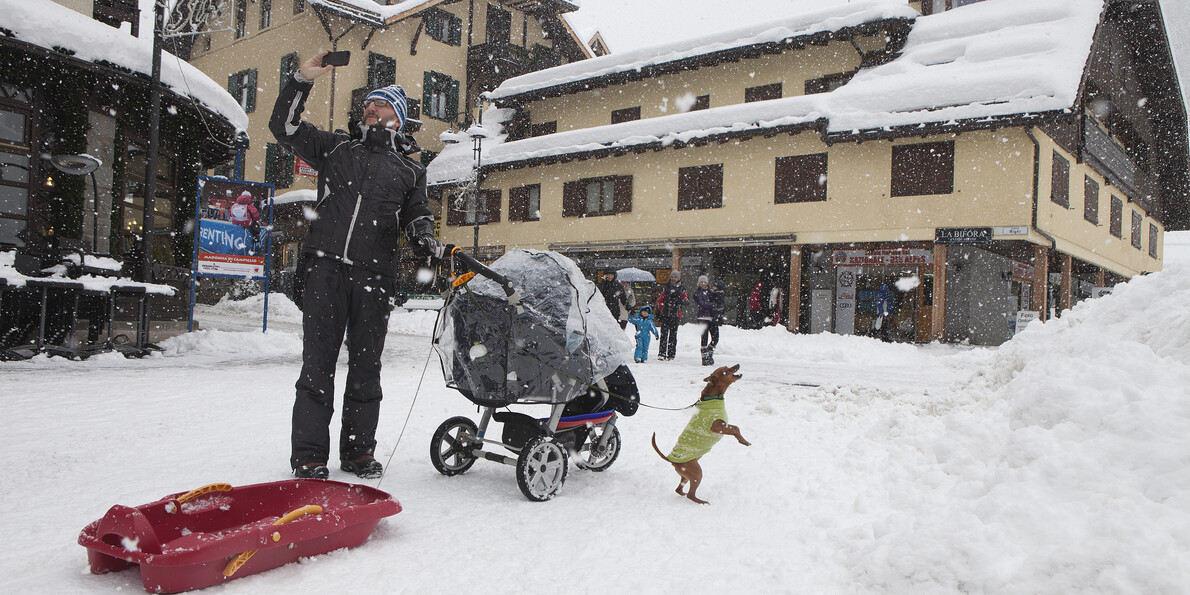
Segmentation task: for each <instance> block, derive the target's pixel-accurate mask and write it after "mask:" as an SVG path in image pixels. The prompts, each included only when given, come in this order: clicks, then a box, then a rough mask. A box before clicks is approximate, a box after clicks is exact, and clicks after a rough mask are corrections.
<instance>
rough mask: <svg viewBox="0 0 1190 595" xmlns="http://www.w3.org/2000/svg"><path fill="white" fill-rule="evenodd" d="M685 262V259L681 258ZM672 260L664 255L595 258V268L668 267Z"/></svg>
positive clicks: (671, 264)
mask: <svg viewBox="0 0 1190 595" xmlns="http://www.w3.org/2000/svg"><path fill="white" fill-rule="evenodd" d="M682 262H683V263H685V262H686V259H682ZM673 264H674V261H673V259H672V258H666V257H664V256H661V257H657V258H596V259H595V268H597V269H623V268H628V267H636V268H638V269H668V268H669V267H672V266H673Z"/></svg>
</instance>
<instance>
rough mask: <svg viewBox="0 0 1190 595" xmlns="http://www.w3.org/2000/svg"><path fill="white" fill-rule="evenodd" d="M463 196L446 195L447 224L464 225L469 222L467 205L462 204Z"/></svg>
mask: <svg viewBox="0 0 1190 595" xmlns="http://www.w3.org/2000/svg"><path fill="white" fill-rule="evenodd" d="M461 198H462V197H461V196H460V195H457V194H447V195H446V224H447V225H463V224H464V223H466V222H467V210H466V209H467V205H466V204H460V203H462V202H463V201H462V200H461Z"/></svg>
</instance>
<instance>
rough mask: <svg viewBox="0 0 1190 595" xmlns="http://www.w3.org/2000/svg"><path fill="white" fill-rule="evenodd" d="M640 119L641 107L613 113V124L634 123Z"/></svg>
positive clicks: (627, 108)
mask: <svg viewBox="0 0 1190 595" xmlns="http://www.w3.org/2000/svg"><path fill="white" fill-rule="evenodd" d="M639 119H640V106H639V105H638V106H636V107H626V108H624V109H618V110H613V111H612V124H619V123H620V122H632V121H635V120H639Z"/></svg>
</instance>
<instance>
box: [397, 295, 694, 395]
mask: <svg viewBox="0 0 1190 595" xmlns="http://www.w3.org/2000/svg"><path fill="white" fill-rule="evenodd" d="M463 288H464V289H466V290H467V297H470V298H471V302H472V303H473V304H475V307H476V308H477V309H478V310H479V312H480V313H481V314H483V317H484V320H486V321H487V323H488V326H490V327H491V328H492V329H493V330H495V331H496V334H498V335H500V338H501V339H504V342H505V343H507V344H508V346H509V347H510V348H512V349H515V350H516V351H518V352H520V353H521V354H523V355H525V356H526V357H528V358H530V359H532V360H533V361H536V362H537V363H539V364H541V365H542V366H545V367H546V368H549V369H550V370H553V371H554V372H556V373H558V374H561V375H563V376H565V377H567V378H569V379H571V380H573V381H575V382H577V383H579V384H581V385H583V386H586V387H587V388H588V389H589V390H593V391H596V392H600V393H604V394H606V395H607V396H609V397H612V398H613V399H619V400H621V401H627V402H629V403H636V404H637V405H640V406H641V407H648V408H649V409H656V410H658V411H682V410H684V409H689V408H691V407H694V406H695V405H697V402H694V403H691V404H689V405H687V406H685V407H658V406H656V405H647V404H645V403H644V402H643V401H633V400H632V399H629V398H628V397H625V396H623V395H618V394H616V393H613V392H611V391H610V390H604V389H602V388H599V386H598V385H595V384H591V383H590V382H587V381H585V380H583V379H581V378H578V377H576V376H574V375H571V374H568V373H566V372H565V371H564V370H559V369H557V368H555V367H553V366H551V365H549V364H548V363H546V362H543V361H541V359H540V358H538V357H537V356H536V355H534V354H532V353H529V352H528V351H525V349H524V348H523V347H521V346H519V345H517V344H516V342H514V341H513V340H512V339H509V338H508V336H506V335H505V334H504V331H503V330H502V329H501V328H500V327H499V325H497V324H496V323H495V321H493V320H492V317H491V316H489V315H488V311H487V309H485V308H484V307H483V304H480V303H479V300H477V299H475V294H474V293H473V292H472V291H471V288H470V287H467V286H464V287H463ZM422 374H423V375H424V374H425V370H423V371H422ZM418 387H419V388H420V387H421V384H420V383H419V384H418Z"/></svg>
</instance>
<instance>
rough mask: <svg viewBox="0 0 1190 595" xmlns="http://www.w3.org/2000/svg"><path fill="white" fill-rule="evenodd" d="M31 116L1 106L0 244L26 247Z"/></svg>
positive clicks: (30, 164) (21, 111)
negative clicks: (23, 238) (22, 236)
mask: <svg viewBox="0 0 1190 595" xmlns="http://www.w3.org/2000/svg"><path fill="white" fill-rule="evenodd" d="M31 120H32V114H31V113H30V112H27V111H25V110H20V109H17V108H15V107H9V106H0V244H13V245H17V246H23V245H25V242H24V240H22V239H21V237H20V234H21V232H23V231H25V227H26V216H27V214H28V210H29V191H30V180H31V179H32V176H31V175H30V173H31V169H32V167H33V163H32V162H31V160H30V159H29V154H30V151H31V150H32V147H31V146H30V144H29V143H30V137H31V135H30V128H31Z"/></svg>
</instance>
